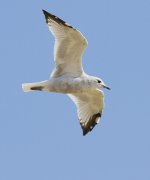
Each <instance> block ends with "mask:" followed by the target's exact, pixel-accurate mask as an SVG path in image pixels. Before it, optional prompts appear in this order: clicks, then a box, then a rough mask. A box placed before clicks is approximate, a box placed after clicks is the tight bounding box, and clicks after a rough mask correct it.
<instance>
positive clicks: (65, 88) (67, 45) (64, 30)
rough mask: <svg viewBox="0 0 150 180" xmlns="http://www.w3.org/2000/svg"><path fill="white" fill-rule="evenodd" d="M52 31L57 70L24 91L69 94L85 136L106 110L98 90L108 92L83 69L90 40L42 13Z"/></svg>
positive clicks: (60, 21)
mask: <svg viewBox="0 0 150 180" xmlns="http://www.w3.org/2000/svg"><path fill="white" fill-rule="evenodd" d="M43 13H44V15H45V18H46V22H47V24H48V26H49V29H50V31H51V32H52V34H53V35H54V37H55V46H54V60H55V64H56V68H55V69H54V70H53V72H52V74H51V77H50V79H49V80H45V81H42V82H36V83H26V84H23V85H22V88H23V90H24V91H25V92H29V91H37V90H38V91H47V92H57V93H64V94H67V95H68V96H69V97H70V98H71V99H72V100H73V101H74V103H75V104H76V106H77V113H78V118H79V121H80V125H81V127H82V129H83V135H85V134H87V133H88V132H89V131H91V130H92V129H93V128H94V126H95V125H96V124H97V123H98V122H99V118H100V117H101V115H102V112H103V108H104V95H103V92H102V91H101V90H99V89H98V88H102V87H105V88H107V89H109V88H108V87H107V86H106V85H105V84H104V82H103V81H102V80H101V79H100V78H97V77H93V76H89V75H87V74H86V73H85V72H84V70H83V67H82V55H83V51H84V49H85V47H86V46H87V40H86V39H85V37H84V36H83V35H82V34H81V33H80V32H79V31H78V30H76V29H74V28H73V27H72V26H70V25H68V24H67V23H66V22H65V21H63V20H61V19H60V18H58V17H56V16H54V15H52V14H50V13H48V12H46V11H44V10H43Z"/></svg>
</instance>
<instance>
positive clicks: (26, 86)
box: [22, 83, 33, 92]
mask: <svg viewBox="0 0 150 180" xmlns="http://www.w3.org/2000/svg"><path fill="white" fill-rule="evenodd" d="M32 86H33V83H25V84H22V90H23V91H24V92H30V91H33V90H32V89H31V87H32Z"/></svg>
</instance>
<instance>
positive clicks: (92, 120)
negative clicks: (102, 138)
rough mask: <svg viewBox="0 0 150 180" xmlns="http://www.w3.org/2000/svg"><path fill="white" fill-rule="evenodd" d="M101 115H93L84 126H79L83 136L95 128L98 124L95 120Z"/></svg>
mask: <svg viewBox="0 0 150 180" xmlns="http://www.w3.org/2000/svg"><path fill="white" fill-rule="evenodd" d="M101 115H102V113H100V112H99V113H97V114H94V115H93V116H92V117H91V118H90V120H89V122H88V123H87V124H86V125H85V126H84V125H82V124H80V125H81V127H82V130H83V136H85V135H86V134H87V133H89V132H90V131H92V129H93V128H94V127H95V126H96V124H98V122H97V119H98V118H100V117H101Z"/></svg>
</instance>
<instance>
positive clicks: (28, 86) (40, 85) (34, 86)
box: [22, 81, 46, 92]
mask: <svg viewBox="0 0 150 180" xmlns="http://www.w3.org/2000/svg"><path fill="white" fill-rule="evenodd" d="M45 82H46V81H43V82H36V83H25V84H22V90H23V91H24V92H30V91H42V90H44V88H45V84H46V83H45Z"/></svg>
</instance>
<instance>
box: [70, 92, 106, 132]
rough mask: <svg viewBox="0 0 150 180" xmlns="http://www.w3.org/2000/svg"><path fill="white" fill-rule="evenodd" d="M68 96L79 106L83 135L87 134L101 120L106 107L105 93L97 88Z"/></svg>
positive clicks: (78, 111) (78, 112)
mask: <svg viewBox="0 0 150 180" xmlns="http://www.w3.org/2000/svg"><path fill="white" fill-rule="evenodd" d="M68 96H69V97H70V98H71V99H72V100H73V102H74V103H75V105H76V106H77V114H78V118H79V121H80V125H81V127H82V129H83V135H86V134H87V133H88V132H89V131H91V130H92V129H93V128H94V126H95V125H96V124H97V123H98V122H99V118H100V117H101V115H102V112H103V109H104V94H103V92H102V91H100V90H98V89H97V90H93V91H88V92H86V93H76V94H68Z"/></svg>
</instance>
